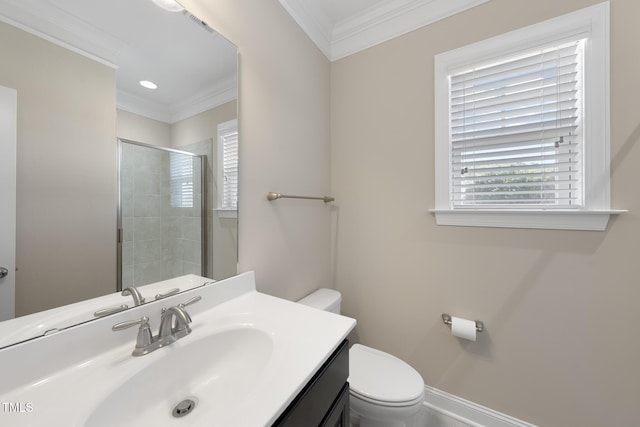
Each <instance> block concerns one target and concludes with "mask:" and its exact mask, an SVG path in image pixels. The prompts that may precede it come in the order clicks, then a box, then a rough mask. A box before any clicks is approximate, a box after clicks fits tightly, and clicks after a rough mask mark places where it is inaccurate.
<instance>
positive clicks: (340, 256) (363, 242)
mask: <svg viewBox="0 0 640 427" xmlns="http://www.w3.org/2000/svg"><path fill="white" fill-rule="evenodd" d="M595 3H596V1H593V0H570V1H569V0H566V1H562V2H558V1H555V0H540V1H536V2H525V1H514V0H493V1H491V2H488V3H486V4H484V5H482V6H479V7H476V8H474V9H471V10H469V11H466V12H464V13H462V14H460V15H457V16H454V17H451V18H448V19H446V20H443V21H440V22H438V23H435V24H433V25H430V26H428V27H425V28H422V29H420V30H417V31H414V32H412V33H409V34H407V35H405V36H402V37H400V38H397V39H395V40H392V41H390V42H387V43H384V44H382V45H379V46H377V47H374V48H371V49H368V50H366V51H363V52H361V53H358V54H355V55H353V56H350V57H347V58H345V59H342V60H340V61H338V62H335V63H333V64H332V67H331V120H332V121H331V138H332V145H331V150H332V151H331V154H332V157H331V167H332V169H331V171H332V188H331V191H332V193H333V195H335V196H336V198H337V201H338V202H337V206H338V209H337V214H336V224H337V234H336V235H337V244H336V248H335V258H336V272H335V274H336V285H337V289H338V290H340V291H341V292H342V293H343V297H344V305H343V307H344V311H345V312H346V314H347V315H350V316H354V317H355V318H357V319H358V326H357V335H358V337H359V339H360V340H361V341H362V342H363V343H365V344H369V345H372V346H375V347H378V348H380V349H382V350H385V351H389V352H392V353H394V354H396V355H398V356H399V357H402V358H404V359H406V360H407V361H408V362H409V363H411V364H412V365H413V366H415V367H416V368H417V369H418V370H419V371H420V373H421V374H422V376H423V377H424V379H425V381H426V383H427V384H428V385H431V386H434V387H437V388H439V389H442V390H445V391H447V392H450V393H452V394H454V395H457V396H460V397H463V398H465V399H468V400H471V401H473V402H477V403H479V404H482V405H485V406H488V407H490V408H493V409H495V410H498V411H501V412H504V413H507V414H510V415H513V416H515V417H518V418H521V419H523V420H526V421H529V422H532V423H535V424H538V425H540V426H555V427H567V426H580V427H587V426H593V427H596V426H628V425H637V423H638V417H640V405H638V398H639V396H640V369H638V361H639V360H640V344H639V343H638V341H637V339H636V337H637V330H636V326H637V325H638V324H640V310H639V309H638V301H640V286H638V277H639V276H640V263H639V262H638V260H637V257H638V254H639V253H640V220H639V218H638V215H637V213H636V212H637V211H638V210H639V209H640V198H639V197H638V189H637V182H638V178H637V165H638V164H640V148H638V147H636V145H637V143H638V140H639V139H640V118H639V116H638V111H640V101H639V100H638V97H637V96H636V95H637V94H638V93H640V84H639V83H638V76H639V75H640V60H639V56H638V55H637V41H638V40H639V39H640V27H639V26H638V23H637V18H638V16H640V3H638V2H636V1H634V0H612V1H611V16H612V18H611V24H612V30H611V45H612V48H611V80H612V84H611V135H612V142H611V158H612V164H611V166H612V205H613V207H615V208H620V209H629V210H630V212H629V213H627V214H624V215H622V216H620V217H619V218H615V219H613V220H612V221H611V222H610V223H609V227H608V228H607V230H606V231H605V232H583V231H547V230H543V231H536V230H516V229H491V228H465V227H444V226H440V227H439V226H436V225H435V221H434V218H433V217H432V215H430V214H429V213H428V209H429V208H432V207H434V200H435V195H434V145H433V138H434V123H433V116H434V107H433V103H434V97H433V93H434V83H433V81H434V73H433V57H434V55H435V54H437V53H440V52H444V51H447V50H449V49H453V48H456V47H459V46H463V45H465V44H468V43H472V42H475V41H479V40H481V39H484V38H487V37H490V36H494V35H498V34H501V33H504V32H507V31H509V30H513V29H516V28H519V27H522V26H525V25H528V24H532V23H535V22H539V21H542V20H545V19H548V18H551V17H554V16H557V15H560V14H563V13H566V12H570V11H573V10H577V9H580V8H582V7H586V6H589V5H592V4H595ZM445 312H446V313H450V314H452V315H457V316H461V317H467V318H471V319H480V320H483V321H484V322H485V324H486V328H487V330H486V332H483V333H482V334H480V336H479V338H478V341H477V342H476V343H472V342H468V341H462V340H459V339H456V338H454V337H453V336H452V335H451V334H450V331H449V328H447V327H446V326H444V325H443V323H442V320H441V319H440V315H441V313H445Z"/></svg>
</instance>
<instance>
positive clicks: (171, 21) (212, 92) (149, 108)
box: [0, 0, 237, 123]
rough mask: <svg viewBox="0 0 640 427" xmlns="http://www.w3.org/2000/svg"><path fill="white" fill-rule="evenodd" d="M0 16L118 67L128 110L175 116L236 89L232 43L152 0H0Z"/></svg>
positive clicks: (121, 102)
mask: <svg viewBox="0 0 640 427" xmlns="http://www.w3.org/2000/svg"><path fill="white" fill-rule="evenodd" d="M0 20H2V21H5V22H7V23H10V24H12V25H16V26H18V27H20V28H22V29H24V30H26V31H29V32H32V33H34V34H36V35H38V36H41V37H44V38H46V39H48V40H50V41H53V42H54V43H57V44H60V45H63V46H64V47H67V48H70V49H72V50H74V51H76V52H78V53H81V54H83V55H85V56H89V57H91V58H92V59H95V60H98V61H100V62H102V63H103V64H106V65H108V66H111V67H114V68H116V69H117V71H116V87H117V96H116V102H117V105H118V108H120V109H123V110H126V111H131V112H134V113H137V114H141V115H144V116H146V117H151V118H154V119H156V120H161V121H164V122H167V123H173V122H176V121H178V120H182V119H184V118H187V117H190V116H192V115H194V114H197V113H200V112H202V111H205V110H208V109H210V108H213V107H215V106H217V105H220V104H222V103H224V102H228V101H230V100H232V99H235V98H236V96H237V81H236V80H237V54H236V48H235V46H233V45H232V44H231V43H230V42H229V41H228V40H226V39H224V38H223V37H222V36H220V35H218V34H217V33H215V32H213V31H208V30H211V29H210V28H208V27H207V26H206V24H204V25H203V24H202V23H201V21H199V20H197V19H196V20H194V19H193V17H192V16H191V15H189V14H183V13H179V12H178V13H172V12H167V11H165V10H162V9H160V8H158V7H157V6H155V5H154V4H153V3H152V2H151V1H150V0H0ZM140 80H151V81H153V82H155V83H156V84H158V89H156V90H154V91H150V90H148V89H145V88H143V87H141V86H140V85H139V84H138V82H139V81H140ZM88 90H90V88H88Z"/></svg>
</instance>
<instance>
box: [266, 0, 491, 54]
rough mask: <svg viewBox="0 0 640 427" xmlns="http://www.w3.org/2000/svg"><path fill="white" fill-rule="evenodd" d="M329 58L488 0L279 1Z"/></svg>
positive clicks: (389, 37)
mask: <svg viewBox="0 0 640 427" xmlns="http://www.w3.org/2000/svg"><path fill="white" fill-rule="evenodd" d="M279 1H280V3H281V4H282V6H283V7H284V8H285V9H286V10H287V12H289V14H290V15H291V16H292V17H293V19H295V21H296V22H297V23H298V25H300V27H301V28H302V29H303V30H304V31H305V32H306V33H307V34H308V35H309V37H310V38H311V39H312V40H313V41H314V43H315V44H316V45H317V46H318V48H320V50H321V51H322V52H323V53H324V54H325V55H326V57H327V58H329V60H331V61H335V60H337V59H340V58H343V57H345V56H348V55H351V54H353V53H356V52H359V51H361V50H363V49H366V48H368V47H371V46H374V45H376V44H379V43H382V42H385V41H387V40H390V39H392V38H394V37H397V36H400V35H402V34H405V33H408V32H409V31H413V30H415V29H417V28H420V27H423V26H425V25H428V24H431V23H433V22H436V21H438V20H440V19H443V18H446V17H448V16H451V15H453V14H456V13H459V12H462V11H464V10H466V9H469V8H471V7H474V6H477V5H479V4H481V3H485V2H487V1H489V0H279Z"/></svg>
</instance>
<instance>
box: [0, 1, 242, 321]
mask: <svg viewBox="0 0 640 427" xmlns="http://www.w3.org/2000/svg"><path fill="white" fill-rule="evenodd" d="M0 40H5V41H8V40H10V41H11V42H10V43H0V55H1V57H2V63H1V65H0V86H5V87H9V88H13V89H15V90H16V91H17V98H18V119H17V162H16V168H17V201H16V212H17V220H16V236H17V237H16V243H17V245H16V268H17V271H16V272H15V279H16V285H15V286H16V290H15V293H16V300H15V312H16V316H23V315H28V314H31V313H36V312H40V311H42V310H47V309H51V308H54V307H60V306H64V305H67V304H71V303H75V302H77V301H82V300H85V299H89V298H95V297H98V296H101V295H107V294H110V293H114V292H115V291H116V288H117V256H116V247H117V240H118V237H117V236H118V227H117V200H118V197H117V168H116V158H117V156H116V153H117V149H116V147H117V138H122V139H129V140H133V141H139V142H142V143H145V144H150V145H158V146H162V147H166V148H174V149H178V150H183V151H190V152H194V151H192V148H193V149H194V150H197V149H200V148H202V147H199V144H200V143H202V141H211V142H210V144H209V145H210V148H208V153H210V155H209V156H208V157H207V161H206V162H205V164H206V166H205V168H204V176H205V179H206V180H207V185H208V187H209V188H210V191H209V193H208V194H207V195H206V201H205V203H206V215H205V223H206V230H207V234H206V237H205V241H206V246H207V257H206V260H205V263H204V264H205V266H206V267H205V273H206V276H208V277H211V278H213V279H222V278H225V277H229V276H232V275H234V274H236V272H237V216H234V215H228V212H227V211H221V210H219V209H218V205H219V200H218V199H219V198H218V196H217V194H218V184H220V183H219V182H217V181H218V180H217V179H216V178H217V176H218V173H217V165H218V159H217V155H218V150H217V145H218V125H220V124H223V123H226V122H229V121H232V120H235V119H237V111H238V108H237V52H236V48H235V46H233V45H232V44H231V43H230V42H229V41H227V40H226V39H224V38H223V37H222V36H220V35H219V34H217V33H215V31H213V30H212V29H211V28H209V27H208V26H207V25H206V24H205V23H203V22H201V21H200V20H198V19H197V18H196V17H194V16H192V15H191V14H189V13H188V12H186V11H184V12H177V13H175V12H168V11H165V10H162V9H160V8H158V7H157V6H156V5H155V4H154V3H153V2H152V1H151V0H0ZM141 80H149V81H153V82H154V83H155V84H156V85H157V89H155V90H151V89H147V88H144V87H142V86H140V84H139V82H140V81H141ZM190 147H191V148H190ZM194 147H195V148H194ZM208 153H200V152H198V153H195V154H208ZM131 232H133V233H135V232H136V230H135V229H133V230H131ZM133 256H135V251H134V253H133Z"/></svg>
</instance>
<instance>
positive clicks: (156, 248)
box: [133, 239, 162, 266]
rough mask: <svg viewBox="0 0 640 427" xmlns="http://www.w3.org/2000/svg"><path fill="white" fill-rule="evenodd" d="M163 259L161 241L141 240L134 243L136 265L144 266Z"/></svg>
mask: <svg viewBox="0 0 640 427" xmlns="http://www.w3.org/2000/svg"><path fill="white" fill-rule="evenodd" d="M161 259H162V246H161V240H160V239H157V240H140V241H135V242H134V247H133V262H134V265H136V266H137V265H138V264H144V263H149V262H154V261H160V260H161Z"/></svg>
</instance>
